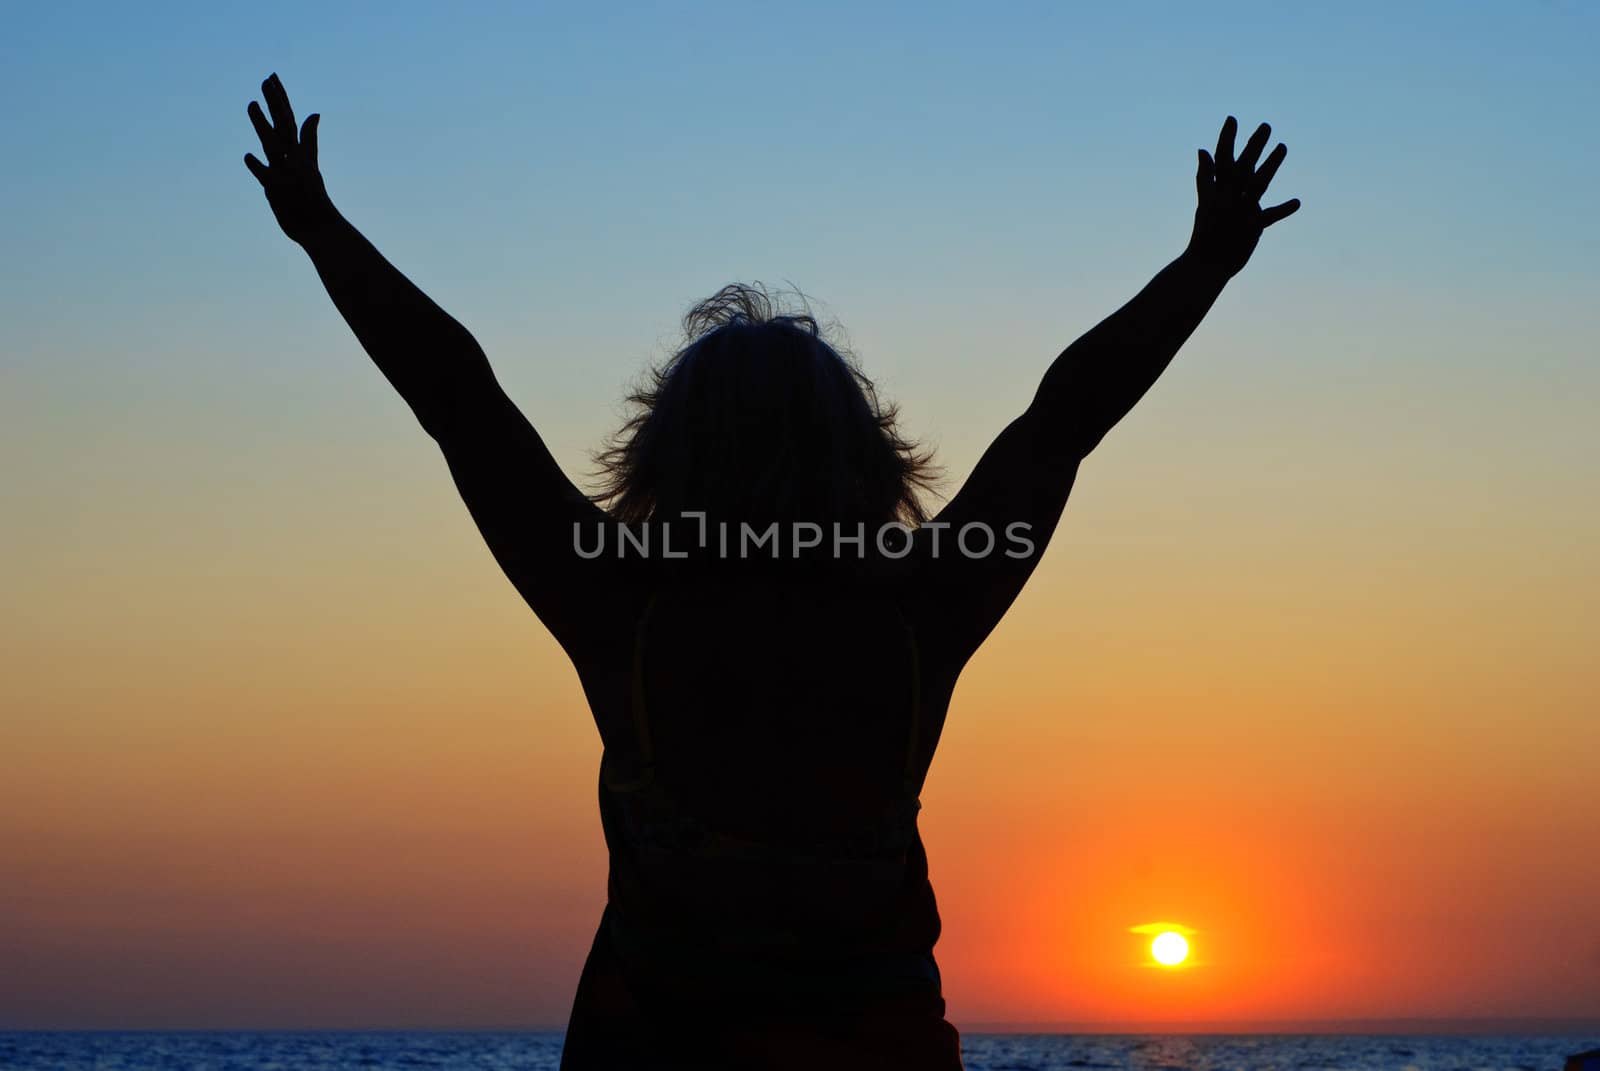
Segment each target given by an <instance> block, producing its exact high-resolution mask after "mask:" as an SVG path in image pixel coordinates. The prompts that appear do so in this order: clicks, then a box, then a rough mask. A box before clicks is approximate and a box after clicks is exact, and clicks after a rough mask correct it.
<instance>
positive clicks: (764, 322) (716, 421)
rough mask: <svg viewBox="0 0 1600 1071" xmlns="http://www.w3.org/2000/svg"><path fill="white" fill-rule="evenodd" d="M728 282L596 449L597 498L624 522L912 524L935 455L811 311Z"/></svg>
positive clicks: (688, 323)
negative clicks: (703, 517)
mask: <svg viewBox="0 0 1600 1071" xmlns="http://www.w3.org/2000/svg"><path fill="white" fill-rule="evenodd" d="M773 299H774V295H773V294H771V293H769V292H768V291H767V289H766V288H765V287H763V286H761V284H759V283H757V284H755V285H754V286H745V285H742V284H734V285H731V286H725V287H723V288H722V289H721V290H719V291H717V293H716V294H714V295H712V296H711V297H710V298H707V299H706V300H705V301H702V302H700V304H698V305H696V306H695V307H694V308H692V309H690V310H689V313H688V315H686V316H685V317H684V320H683V327H684V337H685V344H684V345H683V347H682V348H681V349H679V350H678V351H677V352H676V353H675V354H673V355H672V357H670V358H669V359H668V360H667V361H666V362H665V363H663V364H661V365H658V366H657V367H655V368H654V369H652V370H651V371H650V372H649V374H648V376H647V378H646V381H645V383H644V384H643V385H642V386H641V387H640V388H639V389H637V390H635V391H633V393H631V394H630V395H629V396H628V402H629V404H630V406H631V410H632V411H631V413H630V415H629V416H628V418H627V420H626V422H625V423H624V424H623V425H622V427H621V429H620V430H618V431H617V433H616V434H615V435H613V436H612V437H611V439H610V440H609V442H608V443H607V445H606V447H605V448H604V449H603V450H601V451H600V452H599V453H598V454H597V455H596V461H597V463H598V465H599V467H600V473H599V475H600V479H601V487H600V490H599V492H598V493H597V494H596V496H595V498H596V500H597V501H599V502H600V503H601V504H603V505H605V506H606V507H607V508H608V509H609V511H610V513H611V515H612V516H613V517H615V518H616V519H617V520H619V521H624V522H627V523H636V522H642V521H647V520H667V521H670V520H672V519H674V518H676V517H677V516H678V515H679V514H681V513H683V512H686V511H704V512H705V513H706V514H707V515H708V516H709V517H711V518H714V519H721V520H729V521H751V522H756V521H760V522H763V523H765V522H770V521H782V522H791V521H812V522H816V523H830V522H850V523H853V522H857V521H862V522H866V523H868V524H886V523H889V522H891V521H896V520H898V521H901V522H903V523H906V524H912V525H915V524H918V523H920V522H921V521H923V520H924V519H925V514H924V512H923V508H922V504H921V502H920V501H919V499H918V492H919V491H926V490H929V489H931V486H932V481H933V479H934V477H935V476H936V475H937V472H936V470H935V468H934V466H933V461H932V455H931V452H929V451H926V450H923V449H922V448H920V447H919V446H917V444H915V443H913V442H911V441H909V440H907V439H906V438H904V437H903V436H902V435H901V434H900V432H899V430H898V428H897V426H896V415H897V411H896V408H895V406H893V405H891V404H887V403H884V402H881V401H880V400H879V398H878V395H877V391H876V390H875V389H874V387H873V384H872V381H871V380H870V379H868V378H867V377H866V375H865V374H863V373H862V371H861V369H860V368H859V367H858V366H857V364H856V362H855V361H854V359H853V358H852V357H851V356H849V354H848V351H843V352H842V351H841V348H838V347H835V346H834V345H832V344H830V343H829V342H828V341H827V340H826V339H825V338H824V337H823V332H822V331H821V330H820V329H819V328H818V325H817V320H816V318H815V317H814V316H812V315H811V312H810V310H809V308H807V307H804V306H803V307H802V309H801V311H798V312H786V311H782V310H780V309H775V308H774V300H773Z"/></svg>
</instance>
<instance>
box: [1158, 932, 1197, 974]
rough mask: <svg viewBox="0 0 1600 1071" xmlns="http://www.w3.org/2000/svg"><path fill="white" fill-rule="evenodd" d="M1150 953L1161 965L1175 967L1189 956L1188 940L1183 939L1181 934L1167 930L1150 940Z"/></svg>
mask: <svg viewBox="0 0 1600 1071" xmlns="http://www.w3.org/2000/svg"><path fill="white" fill-rule="evenodd" d="M1150 954H1151V955H1152V956H1154V957H1155V960H1156V962H1157V963H1159V964H1161V965H1162V966H1163V967H1176V966H1177V965H1178V964H1180V963H1182V962H1183V961H1184V960H1186V959H1188V958H1189V942H1188V941H1186V940H1184V937H1183V934H1181V933H1173V932H1172V931H1171V930H1168V931H1167V932H1166V933H1163V934H1158V935H1157V936H1156V939H1155V940H1154V941H1151V942H1150Z"/></svg>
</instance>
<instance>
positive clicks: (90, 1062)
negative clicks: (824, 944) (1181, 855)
mask: <svg viewBox="0 0 1600 1071" xmlns="http://www.w3.org/2000/svg"><path fill="white" fill-rule="evenodd" d="M962 1040H963V1045H962V1050H963V1058H964V1060H965V1063H966V1067H967V1071H1069V1069H1070V1071H1079V1069H1083V1068H1125V1069H1128V1071H1380V1069H1382V1071H1561V1066H1562V1064H1563V1062H1564V1061H1565V1059H1566V1057H1567V1056H1568V1055H1570V1054H1572V1053H1576V1052H1580V1051H1583V1050H1586V1049H1593V1048H1597V1047H1600V1035H1596V1036H1592V1037H1577V1036H1549V1035H1529V1036H1514V1035H1504V1036H1481V1037H1480V1036H1468V1037H1463V1036H1439V1035H1433V1036H1422V1037H1408V1036H1402V1035H1382V1036H1377V1035H1373V1036H1365V1035H1335V1034H1309V1035H1279V1034H1233V1035H1229V1034H1190V1035H1185V1034H1154V1035H1113V1034H964V1035H963V1036H962ZM560 1059H561V1033H560V1032H559V1031H549V1032H536V1031H529V1032H519V1033H465V1032H463V1033H450V1032H438V1033H432V1032H430V1033H401V1032H384V1033H345V1032H322V1033H290V1032H270V1033H226V1032H194V1033H156V1032H150V1033H112V1032H86V1033H58V1032H51V1033H44V1032H23V1033H0V1071H335V1069H337V1071H346V1069H350V1068H370V1069H376V1071H401V1069H405V1071H418V1069H425V1068H441V1069H444V1068H448V1069H450V1071H555V1069H556V1067H557V1065H558V1064H559V1062H560Z"/></svg>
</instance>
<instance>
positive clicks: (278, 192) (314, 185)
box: [244, 74, 339, 245]
mask: <svg viewBox="0 0 1600 1071" xmlns="http://www.w3.org/2000/svg"><path fill="white" fill-rule="evenodd" d="M261 96H262V98H263V99H264V100H265V101H266V102H267V108H268V109H269V110H270V111H271V112H272V121H271V122H268V121H267V118H266V116H264V115H262V114H261V105H259V104H257V103H256V102H255V101H251V102H250V107H249V109H248V112H249V115H250V122H251V123H252V124H253V125H254V126H255V128H256V135H257V136H258V137H259V138H260V139H261V151H262V153H263V155H265V156H266V158H267V162H266V163H264V164H263V163H262V162H261V161H260V160H258V159H256V157H255V155H254V154H252V153H245V157H244V164H245V166H246V167H248V168H249V169H250V173H251V174H252V175H254V176H255V177H256V180H257V181H258V182H260V183H261V188H262V189H263V190H265V191H266V194H267V203H268V204H269V205H271V206H272V214H273V215H274V216H275V217H277V220H278V226H280V227H282V228H283V233H284V234H287V235H288V236H289V237H290V238H291V239H293V240H294V241H296V242H299V243H300V244H302V245H304V244H305V241H306V239H307V238H308V237H310V236H311V235H312V234H314V233H315V232H316V230H317V229H318V228H319V227H321V226H323V225H324V224H326V223H329V222H331V221H332V220H334V219H337V218H338V215H339V213H338V212H337V211H336V210H335V209H334V207H333V201H332V200H330V199H329V197H328V191H327V189H326V187H324V186H323V184H322V173H321V172H320V171H318V170H317V123H318V122H319V121H320V120H321V118H322V116H321V115H318V114H313V115H310V116H307V117H306V121H305V125H304V126H302V127H301V128H300V130H299V132H298V134H297V133H296V131H295V125H294V110H293V109H292V108H290V107H289V94H287V93H285V92H284V89H283V83H282V82H280V81H278V76H277V75H276V74H274V75H271V76H270V77H268V78H267V80H266V81H265V82H262V83H261Z"/></svg>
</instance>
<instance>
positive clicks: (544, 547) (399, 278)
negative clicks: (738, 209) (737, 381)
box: [245, 74, 612, 653]
mask: <svg viewBox="0 0 1600 1071" xmlns="http://www.w3.org/2000/svg"><path fill="white" fill-rule="evenodd" d="M261 94H262V97H263V98H264V99H265V100H266V102H267V108H268V110H269V111H270V113H271V119H270V120H269V119H268V118H267V117H266V116H265V115H263V114H262V111H261V106H260V105H259V104H257V103H256V102H255V101H251V102H250V107H249V109H248V110H249V115H250V121H251V123H253V124H254V126H255V129H256V133H257V135H259V136H260V138H261V148H262V150H263V152H264V154H265V155H266V158H267V160H266V162H265V163H263V162H262V161H260V160H258V159H257V158H256V157H255V156H254V155H246V156H245V166H247V167H248V168H249V169H250V172H251V174H253V175H255V177H256V178H257V179H258V180H259V181H260V183H261V186H262V189H263V190H264V191H265V192H266V195H267V202H268V203H269V204H270V205H271V206H272V212H273V215H274V216H276V217H277V220H278V224H279V226H281V227H282V228H283V232H284V233H285V234H286V235H288V236H289V237H290V238H291V239H293V240H294V241H295V242H297V243H299V245H300V246H301V248H303V249H304V250H305V251H306V253H307V254H308V255H309V256H310V257H311V262H312V263H313V264H314V265H315V266H316V269H317V274H318V275H320V276H321V278H322V282H323V285H324V286H326V287H327V290H328V296H329V297H331V298H332V299H333V303H334V305H335V306H337V307H338V309H339V312H340V314H341V315H343V316H344V318H345V322H346V323H348V324H349V325H350V328H351V330H352V331H354V332H355V335H356V338H357V339H358V340H359V341H360V343H361V346H362V348H363V349H365V350H366V351H367V355H368V356H369V357H371V358H372V361H373V363H374V364H376V365H377V366H378V368H379V370H380V371H382V372H383V374H384V375H385V376H386V377H387V378H388V380H389V382H390V383H392V384H393V385H394V388H395V390H397V391H398V392H399V393H400V396H401V397H402V398H403V399H405V401H406V403H407V404H408V405H410V406H411V409H412V411H413V412H414V413H415V414H416V416H417V420H418V421H419V422H420V423H421V425H422V427H423V430H425V431H426V432H427V433H428V434H429V435H431V436H432V437H433V438H434V440H436V441H437V442H438V443H439V446H440V448H441V449H442V450H443V451H444V455H445V459H446V460H447V461H448V462H449V465H450V472H451V475H452V476H453V477H454V478H455V481H456V486H457V488H459V490H460V491H461V495H462V498H463V499H464V500H465V501H466V504H467V508H468V509H469V510H470V511H471V513H472V516H473V519H474V520H475V521H476V522H477V524H478V528H479V530H480V531H481V532H482V533H483V536H484V539H485V540H486V541H487V542H488V544H489V549H490V550H491V551H492V552H493V553H494V556H495V558H496V560H497V561H498V562H499V563H500V565H501V567H502V568H503V569H504V570H505V572H506V575H507V576H508V577H509V578H510V579H511V582H512V583H513V584H514V585H516V587H517V590H518V591H519V592H521V593H522V595H523V597H524V598H525V599H526V600H527V602H528V604H529V605H530V606H531V607H532V608H533V610H534V612H535V613H537V614H538V615H539V617H540V619H541V620H542V621H543V622H544V623H545V625H546V626H547V627H548V628H549V629H550V630H551V632H553V633H555V635H556V638H557V640H559V641H560V642H561V643H562V644H563V646H565V647H566V648H567V650H568V651H569V653H573V652H574V647H575V646H584V645H585V643H586V636H587V634H588V632H589V631H591V629H590V626H591V625H594V624H596V623H597V622H600V621H601V617H602V615H603V614H604V613H605V612H606V611H607V610H609V609H610V607H609V605H608V604H609V601H610V600H609V599H608V598H607V597H606V596H607V592H606V591H604V590H599V589H603V588H604V587H605V586H606V585H607V584H608V583H609V582H610V581H611V580H612V578H611V577H610V575H609V572H608V571H607V569H606V565H607V564H609V563H605V562H601V561H585V560H584V559H582V558H580V557H579V556H578V555H577V554H576V553H575V543H574V525H579V524H581V525H588V526H593V525H594V524H597V523H599V522H600V521H602V520H603V519H604V516H605V515H604V513H603V512H602V511H601V510H600V509H599V507H597V506H595V505H594V504H593V503H592V502H591V501H590V500H589V499H588V498H587V497H586V496H585V495H584V494H583V492H582V491H580V490H579V489H578V488H577V487H576V486H574V485H573V483H572V481H570V480H569V479H567V477H566V475H565V474H564V473H562V471H561V468H560V466H559V465H557V464H556V461H555V459H554V458H553V457H552V456H551V454H550V451H549V450H548V449H547V448H546V447H545V444H544V442H543V440H541V439H540V437H539V435H538V433H537V432H536V431H535V430H534V428H533V426H532V425H531V424H529V423H528V421H527V419H526V418H525V417H524V416H523V415H522V413H521V412H520V411H518V409H517V407H516V405H514V404H513V403H512V401H511V399H510V398H509V397H507V396H506V393H505V391H503V390H502V389H501V387H500V384H499V383H498V382H497V381H496V380H495V377H494V372H493V371H492V370H491V369H490V367H489V361H488V358H486V357H485V356H484V353H483V350H482V348H481V347H479V345H478V343H477V341H476V340H475V339H474V338H473V337H472V335H471V334H470V333H468V331H467V329H466V328H464V327H462V326H461V324H459V323H458V322H456V320H455V319H454V318H453V317H452V316H450V314H448V313H447V312H445V311H444V310H443V309H441V308H440V307H439V306H438V305H436V304H434V302H433V301H432V300H431V299H430V298H429V297H428V295H426V294H424V293H423V292H422V291H421V290H419V289H417V287H416V286H415V285H414V284H413V283H412V282H411V280H409V279H407V278H406V277H405V276H404V275H402V274H401V273H400V272H399V271H398V270H397V269H396V268H395V267H394V265H392V264H390V263H389V262H388V261H387V260H385V259H384V257H383V255H382V254H380V253H379V252H378V250H377V249H376V248H374V247H373V245H372V243H371V242H369V241H367V239H366V238H365V237H363V236H362V235H361V233H360V232H359V231H357V230H356V229H355V227H353V226H352V225H351V224H350V223H349V221H348V220H346V219H345V218H344V217H343V216H342V215H340V213H339V211H338V210H337V209H336V208H335V207H334V205H333V201H332V200H331V199H330V198H329V196H328V192H327V189H326V187H325V186H324V184H323V181H322V174H321V171H320V169H319V168H318V165H317V125H318V121H319V119H320V116H318V115H311V116H309V117H308V118H307V119H306V121H305V124H304V125H303V126H301V127H299V128H298V129H297V128H296V126H295V118H294V112H293V110H292V109H291V108H290V106H289V97H288V94H287V93H285V92H284V88H283V84H282V83H281V82H280V81H279V80H278V76H277V75H275V74H274V75H272V76H271V77H270V78H268V79H267V80H266V81H265V82H263V83H262V85H261ZM586 538H592V535H590V534H588V533H586Z"/></svg>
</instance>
